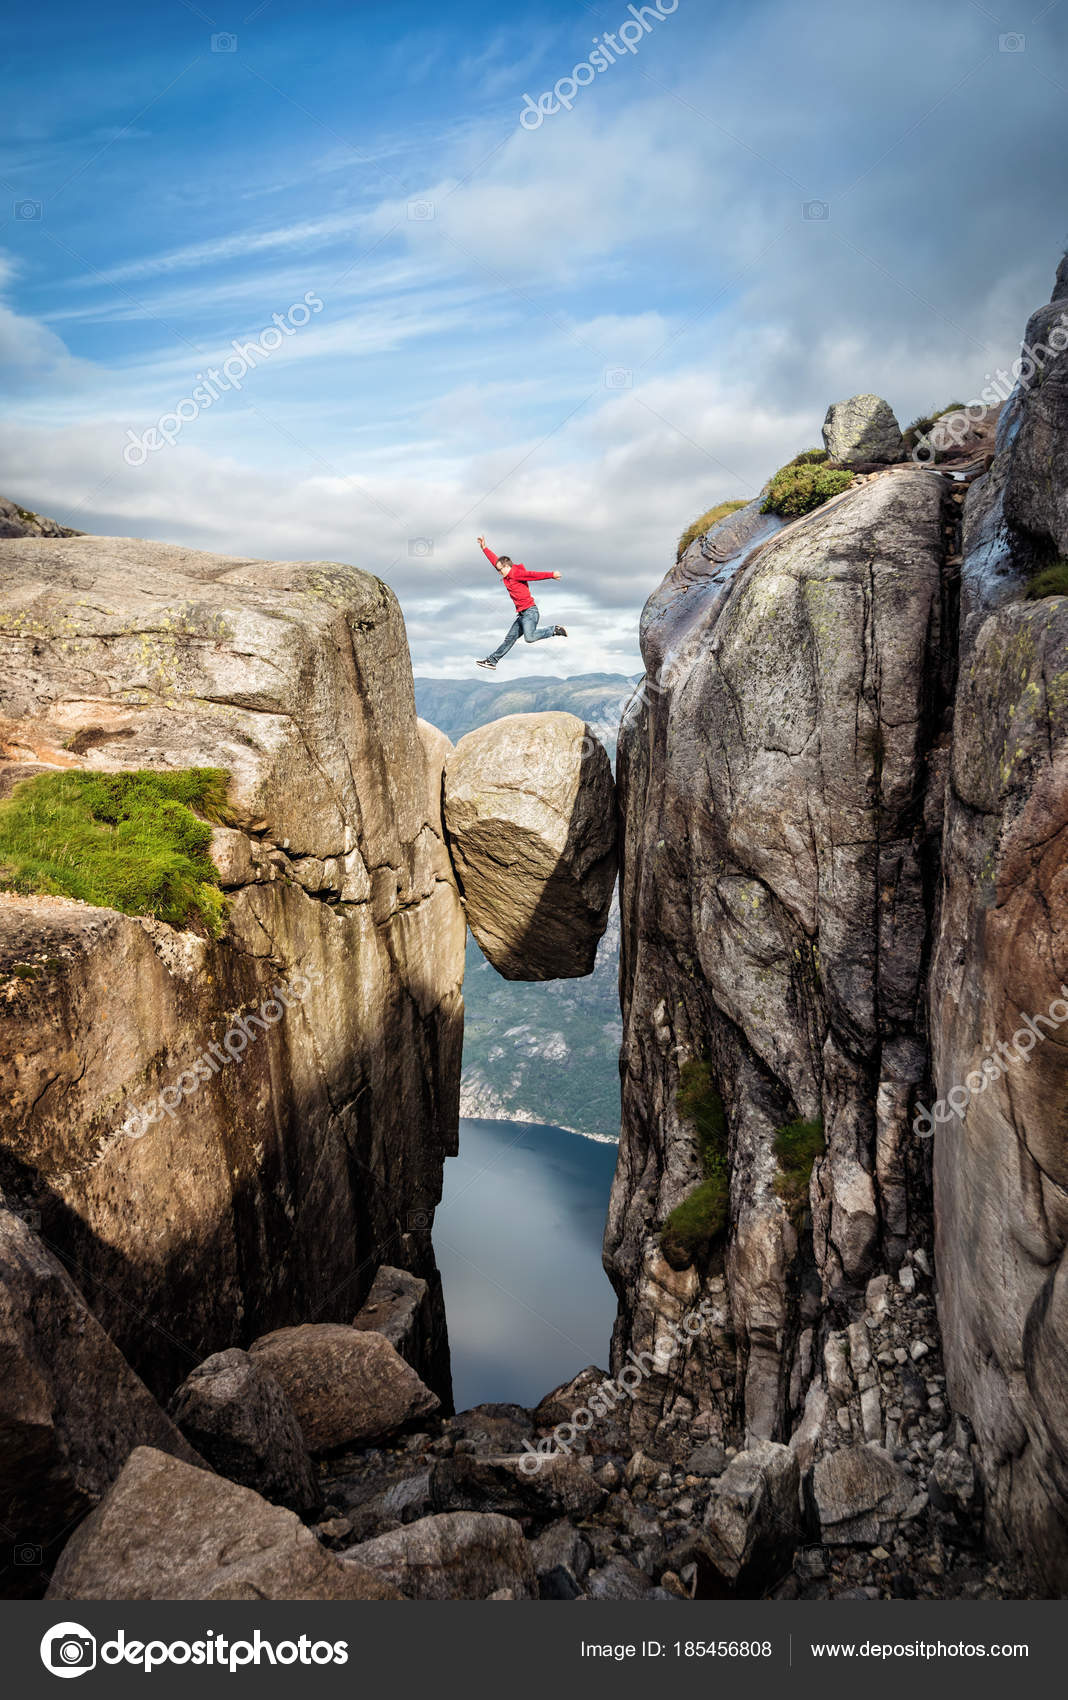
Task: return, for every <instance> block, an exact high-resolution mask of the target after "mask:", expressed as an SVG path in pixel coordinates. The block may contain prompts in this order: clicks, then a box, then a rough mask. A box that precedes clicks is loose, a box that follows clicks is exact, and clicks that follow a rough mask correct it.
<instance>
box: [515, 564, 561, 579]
mask: <svg viewBox="0 0 1068 1700" xmlns="http://www.w3.org/2000/svg"><path fill="white" fill-rule="evenodd" d="M523 577H524V578H528V579H530V578H559V577H560V574H559V573H532V572H530V571H529V570H528V569H527V568H526V567H524V569H523Z"/></svg>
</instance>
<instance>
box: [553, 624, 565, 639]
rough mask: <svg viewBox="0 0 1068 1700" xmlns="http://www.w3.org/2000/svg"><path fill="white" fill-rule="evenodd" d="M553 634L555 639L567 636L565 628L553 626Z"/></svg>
mask: <svg viewBox="0 0 1068 1700" xmlns="http://www.w3.org/2000/svg"><path fill="white" fill-rule="evenodd" d="M553 632H554V633H555V635H556V636H557V637H566V636H567V627H566V626H554V627H553Z"/></svg>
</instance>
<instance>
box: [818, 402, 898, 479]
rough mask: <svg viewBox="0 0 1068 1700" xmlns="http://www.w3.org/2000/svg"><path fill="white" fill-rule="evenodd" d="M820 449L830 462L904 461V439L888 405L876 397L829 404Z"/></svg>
mask: <svg viewBox="0 0 1068 1700" xmlns="http://www.w3.org/2000/svg"><path fill="white" fill-rule="evenodd" d="M823 446H824V448H825V449H826V450H827V453H828V454H829V455H830V457H831V459H832V460H840V461H844V462H845V463H846V464H847V465H849V464H852V463H853V462H855V461H872V460H874V461H884V462H889V461H895V460H903V459H904V457H905V439H904V438H903V437H902V435H901V427H900V425H899V424H898V422H897V419H896V418H895V416H894V410H893V408H892V407H891V406H890V403H889V402H888V401H884V400H883V398H882V396H877V395H855V396H850V398H849V400H848V401H832V403H831V405H830V407H829V408H828V409H827V417H826V418H825V419H824V421H823Z"/></svg>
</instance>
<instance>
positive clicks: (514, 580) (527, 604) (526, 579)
mask: <svg viewBox="0 0 1068 1700" xmlns="http://www.w3.org/2000/svg"><path fill="white" fill-rule="evenodd" d="M482 553H483V554H484V555H485V557H486V559H487V561H488V562H489V564H490V566H491V567H495V566H496V565H497V556H496V555H495V554H494V553H493V550H492V549H487V548H486V545H485V544H483V545H482ZM552 576H553V575H552V573H529V572H528V571H527V569H526V567H524V566H523V565H522V563H521V562H519V561H513V563H512V565H511V566H510V567H509V568H508V571H507V572H506V573H505V575H504V581H503V582H504V588H505V590H506V591H507V592H508V594H509V596H510V597H511V598H512V601H513V602H514V603H515V611H516V613H517V614H522V613H525V612H526V610H527V609H528V608H533V607H534V598H533V596H531V594H530V591H529V590H528V589H527V585H528V584H529V583H530V580H531V579H534V578H552Z"/></svg>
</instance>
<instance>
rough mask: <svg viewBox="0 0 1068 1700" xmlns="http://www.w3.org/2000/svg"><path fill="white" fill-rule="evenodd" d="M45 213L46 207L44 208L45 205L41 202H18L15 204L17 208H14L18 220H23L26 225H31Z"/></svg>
mask: <svg viewBox="0 0 1068 1700" xmlns="http://www.w3.org/2000/svg"><path fill="white" fill-rule="evenodd" d="M43 212H44V206H43V203H42V202H41V201H16V202H15V206H14V213H15V217H16V218H18V219H21V220H22V221H23V223H25V224H30V223H32V222H33V221H34V220H35V219H39V218H40V217H41V216H42V214H43Z"/></svg>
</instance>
